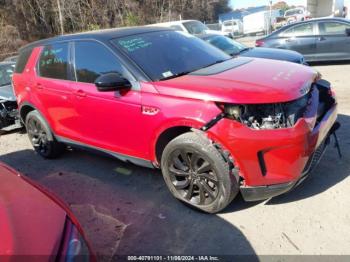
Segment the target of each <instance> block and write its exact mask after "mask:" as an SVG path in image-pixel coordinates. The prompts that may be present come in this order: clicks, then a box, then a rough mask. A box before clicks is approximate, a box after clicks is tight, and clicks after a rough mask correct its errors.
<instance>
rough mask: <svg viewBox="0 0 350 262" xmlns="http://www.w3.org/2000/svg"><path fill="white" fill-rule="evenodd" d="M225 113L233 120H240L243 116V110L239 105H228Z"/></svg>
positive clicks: (225, 107)
mask: <svg viewBox="0 0 350 262" xmlns="http://www.w3.org/2000/svg"><path fill="white" fill-rule="evenodd" d="M224 111H225V114H226V116H227V117H230V118H233V119H239V118H240V116H241V108H240V106H239V105H230V104H227V105H225V106H224Z"/></svg>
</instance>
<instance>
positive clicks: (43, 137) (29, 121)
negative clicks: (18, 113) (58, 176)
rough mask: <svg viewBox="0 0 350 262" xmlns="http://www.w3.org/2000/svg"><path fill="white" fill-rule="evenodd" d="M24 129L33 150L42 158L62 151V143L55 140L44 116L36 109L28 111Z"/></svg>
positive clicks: (54, 155) (56, 155) (54, 156)
mask: <svg viewBox="0 0 350 262" xmlns="http://www.w3.org/2000/svg"><path fill="white" fill-rule="evenodd" d="M25 122H26V129H27V133H28V137H29V140H30V142H31V143H32V145H33V147H34V150H35V151H36V152H37V153H38V154H39V155H41V156H42V157H44V158H56V157H58V156H59V155H61V154H62V153H63V151H64V145H63V144H61V143H59V142H57V140H56V139H55V137H54V136H53V134H52V132H51V130H50V128H49V127H48V125H47V123H46V121H45V120H44V118H43V117H42V116H41V115H40V114H39V112H38V111H36V110H34V111H31V112H30V113H28V115H27V117H26V121H25Z"/></svg>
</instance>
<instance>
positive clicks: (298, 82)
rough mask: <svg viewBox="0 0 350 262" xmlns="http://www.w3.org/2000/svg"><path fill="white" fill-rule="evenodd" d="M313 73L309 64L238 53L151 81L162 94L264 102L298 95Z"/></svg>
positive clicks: (220, 100)
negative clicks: (234, 55) (245, 55)
mask: <svg viewBox="0 0 350 262" xmlns="http://www.w3.org/2000/svg"><path fill="white" fill-rule="evenodd" d="M316 76H317V73H316V71H315V70H313V69H312V68H310V67H307V66H302V65H298V64H295V63H290V62H284V61H277V60H269V59H260V58H255V59H253V58H246V57H239V58H234V59H230V60H228V61H225V62H223V63H220V64H216V65H214V66H210V67H207V68H204V69H201V70H198V71H195V72H193V73H191V74H189V75H186V76H182V77H177V78H173V79H169V80H166V81H159V82H154V85H155V87H156V89H157V90H158V92H159V93H160V94H162V95H169V96H177V97H183V98H190V99H201V100H206V101H215V102H224V103H237V104H261V103H262V104H265V103H279V102H287V101H292V100H295V99H298V98H300V97H301V96H303V95H305V90H308V89H309V88H310V86H311V84H312V83H313V82H314V80H315V78H316Z"/></svg>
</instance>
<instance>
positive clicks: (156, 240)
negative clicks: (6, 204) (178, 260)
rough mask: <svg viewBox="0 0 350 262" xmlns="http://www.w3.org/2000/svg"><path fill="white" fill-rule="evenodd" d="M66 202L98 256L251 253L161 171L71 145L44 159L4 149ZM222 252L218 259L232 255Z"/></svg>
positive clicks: (6, 158) (233, 230)
mask: <svg viewBox="0 0 350 262" xmlns="http://www.w3.org/2000/svg"><path fill="white" fill-rule="evenodd" d="M0 161H2V162H5V163H7V164H9V165H11V166H12V167H14V168H16V169H17V170H19V171H21V172H22V173H24V174H25V175H27V176H28V177H30V178H32V179H33V180H35V181H37V182H39V183H41V184H42V185H44V186H46V187H47V188H48V189H49V190H51V191H52V192H54V193H55V194H56V195H58V196H59V197H61V198H62V199H63V200H64V201H65V202H67V203H68V204H69V205H70V206H71V208H72V210H73V212H74V213H75V214H76V216H77V217H78V220H79V221H80V222H81V224H82V227H83V229H84V230H85V232H86V234H87V237H88V239H90V241H91V242H92V246H93V248H94V249H95V250H96V251H97V254H98V255H99V260H103V261H104V260H105V261H109V260H110V259H111V257H113V260H115V261H117V260H118V259H119V258H118V256H119V255H208V254H210V255H220V256H224V255H248V256H245V258H246V259H249V260H250V261H258V258H257V257H256V255H255V252H254V249H253V248H252V246H251V245H250V243H249V241H248V240H247V239H246V237H245V236H244V234H243V233H242V232H241V230H240V229H238V228H237V227H236V226H235V225H233V224H231V223H229V222H227V221H226V220H224V219H222V218H221V217H219V216H217V215H209V214H204V213H201V212H198V211H195V210H192V209H190V208H188V207H186V206H185V205H183V204H181V203H180V202H179V201H177V200H176V199H174V198H173V197H172V196H171V194H170V192H169V191H168V190H167V188H166V186H165V184H164V181H163V178H162V176H161V174H160V172H159V171H157V170H152V169H147V168H142V167H137V166H135V165H132V164H126V163H122V162H120V161H118V160H115V159H111V158H107V157H104V156H99V155H95V154H91V153H88V152H83V151H80V150H74V151H69V152H67V153H66V154H65V155H64V156H63V157H62V158H60V159H57V160H52V161H51V160H43V159H41V157H39V156H38V155H36V154H35V153H34V152H33V151H32V150H22V151H17V152H13V153H10V154H7V155H1V156H0ZM233 259H234V258H232V257H227V258H224V260H220V261H232V260H233Z"/></svg>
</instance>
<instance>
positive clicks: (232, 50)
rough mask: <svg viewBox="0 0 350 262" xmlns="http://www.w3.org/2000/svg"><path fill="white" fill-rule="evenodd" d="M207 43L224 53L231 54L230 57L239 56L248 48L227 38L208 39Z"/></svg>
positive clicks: (212, 37) (213, 37)
mask: <svg viewBox="0 0 350 262" xmlns="http://www.w3.org/2000/svg"><path fill="white" fill-rule="evenodd" d="M205 41H207V42H208V43H210V44H212V45H213V46H215V47H217V48H219V49H221V50H222V51H224V52H225V53H226V54H229V55H238V54H239V53H240V52H242V51H243V50H246V49H247V47H246V46H244V45H242V44H240V43H238V42H236V41H234V40H232V39H231V38H228V37H226V36H220V35H218V36H216V35H215V36H211V37H209V38H206V39H205Z"/></svg>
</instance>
